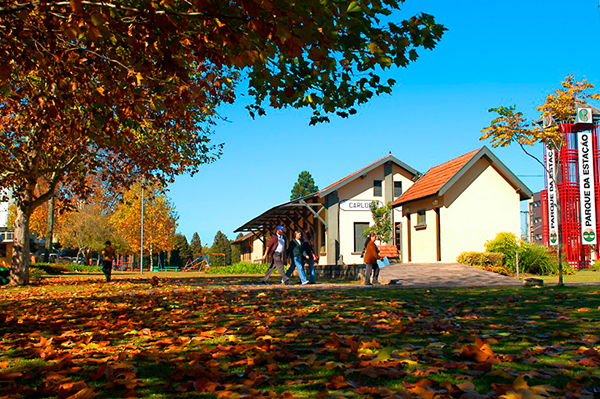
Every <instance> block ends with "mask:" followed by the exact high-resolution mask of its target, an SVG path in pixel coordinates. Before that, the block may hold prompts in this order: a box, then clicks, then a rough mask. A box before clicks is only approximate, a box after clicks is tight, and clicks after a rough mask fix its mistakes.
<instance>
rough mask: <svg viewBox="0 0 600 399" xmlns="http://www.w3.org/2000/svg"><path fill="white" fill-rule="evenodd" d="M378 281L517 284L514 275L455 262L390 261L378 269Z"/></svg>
mask: <svg viewBox="0 0 600 399" xmlns="http://www.w3.org/2000/svg"><path fill="white" fill-rule="evenodd" d="M379 279H380V280H381V283H382V284H388V283H389V282H390V281H392V280H395V281H396V282H397V284H400V285H401V286H404V287H494V286H520V285H523V282H521V281H519V280H517V279H516V278H512V277H508V276H502V275H500V274H496V273H492V272H488V271H485V270H481V269H477V268H475V267H470V266H465V265H461V264H459V263H420V264H398V263H397V264H392V265H390V266H388V267H386V268H384V269H382V270H381V273H380V278H379Z"/></svg>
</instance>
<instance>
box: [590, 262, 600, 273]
mask: <svg viewBox="0 0 600 399" xmlns="http://www.w3.org/2000/svg"><path fill="white" fill-rule="evenodd" d="M591 269H592V270H593V271H595V272H600V260H597V261H595V262H594V264H593V265H592V267H591Z"/></svg>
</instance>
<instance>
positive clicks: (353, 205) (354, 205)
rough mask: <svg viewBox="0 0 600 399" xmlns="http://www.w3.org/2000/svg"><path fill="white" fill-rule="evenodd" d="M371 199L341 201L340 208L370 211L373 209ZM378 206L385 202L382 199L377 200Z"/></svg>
mask: <svg viewBox="0 0 600 399" xmlns="http://www.w3.org/2000/svg"><path fill="white" fill-rule="evenodd" d="M371 202H373V201H370V200H345V201H341V202H340V209H342V210H344V211H370V210H371ZM376 202H377V206H378V207H381V206H383V204H382V203H381V201H376Z"/></svg>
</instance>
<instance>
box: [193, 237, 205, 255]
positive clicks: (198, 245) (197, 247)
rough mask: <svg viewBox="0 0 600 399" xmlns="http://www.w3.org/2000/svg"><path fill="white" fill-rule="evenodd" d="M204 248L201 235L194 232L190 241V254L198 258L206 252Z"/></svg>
mask: <svg viewBox="0 0 600 399" xmlns="http://www.w3.org/2000/svg"><path fill="white" fill-rule="evenodd" d="M202 249H203V248H202V241H200V236H199V235H198V233H194V235H193V236H192V241H190V254H191V255H192V257H194V258H196V257H198V256H200V255H201V254H203V253H204V251H203V250H202Z"/></svg>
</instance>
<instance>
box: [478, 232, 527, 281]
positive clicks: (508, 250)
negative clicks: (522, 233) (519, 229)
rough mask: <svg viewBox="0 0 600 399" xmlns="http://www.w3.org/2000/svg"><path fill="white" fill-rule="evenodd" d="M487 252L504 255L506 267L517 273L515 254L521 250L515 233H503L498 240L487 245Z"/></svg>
mask: <svg viewBox="0 0 600 399" xmlns="http://www.w3.org/2000/svg"><path fill="white" fill-rule="evenodd" d="M485 249H486V250H487V252H499V253H502V254H504V265H505V266H506V268H507V269H508V270H509V271H510V272H511V273H512V272H514V271H515V254H516V252H517V250H518V249H519V245H518V244H517V236H516V235H514V234H513V233H507V232H501V233H498V235H497V236H496V238H494V239H493V240H491V241H488V242H486V243H485Z"/></svg>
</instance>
